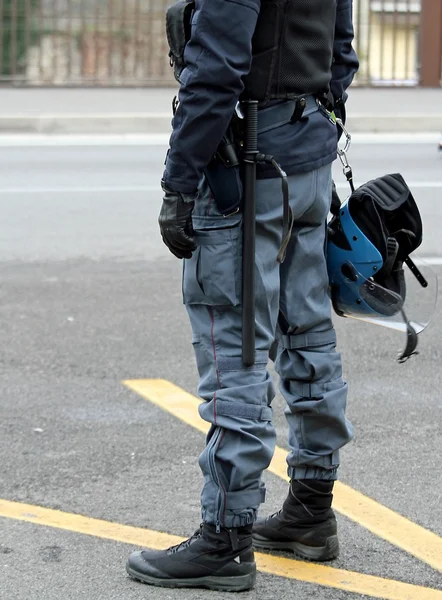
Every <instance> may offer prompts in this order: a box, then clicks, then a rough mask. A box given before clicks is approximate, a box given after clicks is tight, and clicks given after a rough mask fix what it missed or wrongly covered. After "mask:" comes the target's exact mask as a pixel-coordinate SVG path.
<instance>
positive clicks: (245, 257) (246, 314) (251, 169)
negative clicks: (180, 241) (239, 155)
mask: <svg viewBox="0 0 442 600" xmlns="http://www.w3.org/2000/svg"><path fill="white" fill-rule="evenodd" d="M243 106H244V108H245V136H244V204H243V248H242V360H243V363H244V364H245V365H246V366H247V367H250V366H252V365H254V364H255V219H256V155H257V154H258V102H257V101H256V100H248V101H245V102H244V103H243Z"/></svg>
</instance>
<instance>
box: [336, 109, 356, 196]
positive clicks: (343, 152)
mask: <svg viewBox="0 0 442 600" xmlns="http://www.w3.org/2000/svg"><path fill="white" fill-rule="evenodd" d="M336 125H337V126H338V127H340V128H341V129H342V133H343V134H344V136H345V145H344V147H343V148H339V147H338V156H339V160H340V161H341V164H342V170H343V172H344V175H345V178H346V179H347V181H348V183H349V184H350V189H351V191H352V192H354V191H355V188H354V185H353V170H352V168H351V166H350V165H349V163H348V159H347V152H348V151H349V150H350V146H351V135H350V133H349V132H348V131H347V129H346V128H345V125H344V123H343V122H342V120H341V119H336Z"/></svg>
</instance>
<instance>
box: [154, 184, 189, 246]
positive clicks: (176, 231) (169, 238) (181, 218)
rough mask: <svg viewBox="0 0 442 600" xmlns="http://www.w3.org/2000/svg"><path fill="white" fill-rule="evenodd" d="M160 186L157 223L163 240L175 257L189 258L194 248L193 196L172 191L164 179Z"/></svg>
mask: <svg viewBox="0 0 442 600" xmlns="http://www.w3.org/2000/svg"><path fill="white" fill-rule="evenodd" d="M161 187H162V188H163V191H164V196H163V206H162V207H161V212H160V216H159V218H158V223H159V224H160V231H161V237H162V238H163V242H164V243H165V244H166V246H167V247H168V248H169V250H170V251H171V252H172V254H174V255H175V256H176V257H177V258H190V257H191V256H192V252H193V251H194V250H196V243H195V239H194V237H193V236H194V231H193V227H192V211H193V207H194V206H195V196H194V195H191V194H189V195H188V194H181V193H180V192H173V191H172V190H169V189H168V188H167V187H166V185H165V183H164V181H162V182H161Z"/></svg>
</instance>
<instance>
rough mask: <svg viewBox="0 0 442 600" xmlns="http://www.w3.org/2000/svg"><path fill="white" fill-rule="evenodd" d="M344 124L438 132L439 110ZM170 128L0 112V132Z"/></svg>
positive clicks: (165, 117)
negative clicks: (8, 114)
mask: <svg viewBox="0 0 442 600" xmlns="http://www.w3.org/2000/svg"><path fill="white" fill-rule="evenodd" d="M347 127H348V129H349V131H350V133H356V132H358V133H398V132H402V133H418V132H419V133H422V132H428V133H439V132H440V131H442V113H440V114H439V113H438V114H402V115H381V116H380V115H375V114H366V115H362V114H360V115H358V114H353V115H351V116H349V117H348V121H347ZM170 131H171V116H170V115H169V114H168V113H135V114H134V113H132V114H107V115H103V114H84V115H81V114H69V115H29V116H27V115H10V116H0V134H1V133H9V134H10V133H41V134H71V133H72V134H81V133H86V134H104V133H114V134H132V133H141V134H146V133H147V134H148V133H169V132H170Z"/></svg>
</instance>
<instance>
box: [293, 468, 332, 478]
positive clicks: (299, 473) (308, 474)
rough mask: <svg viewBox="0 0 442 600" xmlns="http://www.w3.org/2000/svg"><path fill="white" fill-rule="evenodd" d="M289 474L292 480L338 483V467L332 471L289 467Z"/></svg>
mask: <svg viewBox="0 0 442 600" xmlns="http://www.w3.org/2000/svg"><path fill="white" fill-rule="evenodd" d="M287 472H288V476H289V477H290V479H320V480H322V481H336V479H338V467H334V468H332V469H321V468H320V467H289V468H288V471H287Z"/></svg>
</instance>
